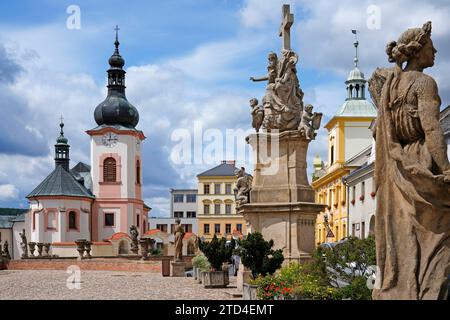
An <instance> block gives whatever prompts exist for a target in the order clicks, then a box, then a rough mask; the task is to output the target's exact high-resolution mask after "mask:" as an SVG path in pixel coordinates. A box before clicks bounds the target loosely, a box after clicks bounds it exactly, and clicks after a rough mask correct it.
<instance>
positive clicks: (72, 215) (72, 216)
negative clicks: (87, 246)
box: [69, 211, 78, 230]
mask: <svg viewBox="0 0 450 320" xmlns="http://www.w3.org/2000/svg"><path fill="white" fill-rule="evenodd" d="M76 229H78V226H77V213H76V212H75V211H70V212H69V230H76Z"/></svg>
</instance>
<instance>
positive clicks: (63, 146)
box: [55, 116, 70, 171]
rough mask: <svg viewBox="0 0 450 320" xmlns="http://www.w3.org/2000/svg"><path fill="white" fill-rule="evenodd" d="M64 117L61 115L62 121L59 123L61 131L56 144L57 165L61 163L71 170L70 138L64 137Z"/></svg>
mask: <svg viewBox="0 0 450 320" xmlns="http://www.w3.org/2000/svg"><path fill="white" fill-rule="evenodd" d="M63 120H64V119H63V117H62V116H61V122H60V124H59V127H60V128H61V129H60V132H59V137H58V138H57V139H56V144H55V167H57V166H59V165H61V166H62V167H63V168H64V169H66V170H67V171H69V162H70V158H69V149H70V145H69V144H68V140H67V138H66V137H64V122H63Z"/></svg>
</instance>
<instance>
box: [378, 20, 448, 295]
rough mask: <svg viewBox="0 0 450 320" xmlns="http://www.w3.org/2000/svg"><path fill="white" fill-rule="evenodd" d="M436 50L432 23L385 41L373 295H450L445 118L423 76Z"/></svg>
mask: <svg viewBox="0 0 450 320" xmlns="http://www.w3.org/2000/svg"><path fill="white" fill-rule="evenodd" d="M436 52H437V50H436V49H435V48H434V46H433V41H432V39H431V22H427V23H425V24H424V25H423V27H422V28H414V29H408V30H406V31H405V32H404V33H403V34H402V35H401V36H400V38H399V39H398V40H397V41H392V42H390V43H389V44H388V45H387V48H386V53H387V55H388V57H389V62H392V63H394V67H393V68H384V69H377V70H376V71H375V72H374V74H373V75H372V77H371V79H370V80H369V91H370V93H371V95H372V99H373V101H374V102H375V104H376V106H377V108H378V117H377V122H376V131H375V139H376V161H375V184H376V188H377V191H376V192H377V209H376V220H375V239H376V255H377V267H378V268H379V270H378V272H377V283H376V285H375V289H374V291H373V298H374V299H383V300H384V299H398V300H418V299H419V300H422V299H433V300H434V299H446V298H447V295H448V290H449V281H450V278H449V277H448V275H449V270H450V163H449V160H448V157H447V145H446V143H445V140H444V136H443V132H442V128H441V126H440V123H439V113H440V105H441V99H440V97H439V94H438V87H437V84H436V82H435V80H434V79H433V78H432V77H431V76H429V75H427V74H425V73H424V72H423V71H424V69H426V68H429V67H432V66H433V65H434V60H435V54H436Z"/></svg>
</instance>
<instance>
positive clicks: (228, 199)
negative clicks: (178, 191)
mask: <svg viewBox="0 0 450 320" xmlns="http://www.w3.org/2000/svg"><path fill="white" fill-rule="evenodd" d="M235 164H236V162H235V161H222V163H221V164H220V165H218V166H216V167H214V168H212V169H209V170H207V171H205V172H202V173H200V174H199V175H197V179H198V199H197V204H198V209H197V213H198V216H197V217H198V236H199V237H200V238H203V239H205V240H206V241H209V240H211V239H212V238H213V236H214V235H217V237H219V238H220V237H226V238H227V239H231V238H232V237H240V236H242V235H245V234H246V232H247V229H246V224H245V220H244V217H243V216H242V215H238V214H237V212H236V202H235V196H234V189H235V187H236V181H237V176H236V175H235V171H236V170H238V168H236V167H235Z"/></svg>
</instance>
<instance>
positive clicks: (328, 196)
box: [312, 41, 377, 244]
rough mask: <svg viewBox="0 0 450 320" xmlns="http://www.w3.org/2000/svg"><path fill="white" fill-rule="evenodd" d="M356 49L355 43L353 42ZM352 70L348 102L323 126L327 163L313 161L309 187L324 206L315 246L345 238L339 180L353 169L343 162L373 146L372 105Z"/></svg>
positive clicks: (361, 79)
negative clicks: (371, 127)
mask: <svg viewBox="0 0 450 320" xmlns="http://www.w3.org/2000/svg"><path fill="white" fill-rule="evenodd" d="M354 45H355V48H357V46H358V42H357V41H356V42H355V44H354ZM357 63H358V59H357V57H355V67H354V69H353V70H352V71H350V74H349V76H348V78H347V81H346V82H345V83H346V89H347V99H346V100H345V102H344V104H343V105H342V106H341V108H340V109H339V111H338V112H337V113H336V114H335V115H334V117H333V118H332V119H331V120H330V121H329V122H328V123H327V124H326V125H325V128H326V129H327V131H328V159H327V162H326V163H323V162H322V161H321V160H320V158H316V160H315V161H314V167H315V172H314V174H313V182H312V187H313V189H314V191H315V193H316V202H317V203H320V204H324V205H326V209H325V211H324V212H321V213H320V214H319V216H318V218H317V221H316V233H315V234H316V243H317V244H322V243H325V242H336V241H339V240H342V239H343V238H345V237H347V236H348V216H347V208H348V206H349V205H352V204H351V203H348V197H347V194H346V187H345V185H344V184H343V182H342V178H343V177H345V176H346V175H348V174H349V173H350V172H351V171H352V170H354V169H355V168H356V167H351V166H348V165H346V162H347V161H348V160H350V159H351V158H352V157H354V156H355V155H357V154H358V153H359V152H360V151H361V150H363V149H365V148H367V147H368V146H369V145H370V144H371V143H372V135H373V134H372V131H371V129H370V125H371V123H372V121H373V120H374V119H375V118H376V115H377V113H376V109H375V107H374V105H373V104H372V103H371V102H370V101H368V100H366V97H365V90H366V80H365V79H364V74H363V73H362V72H361V71H360V70H359V69H358V64H357Z"/></svg>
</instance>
